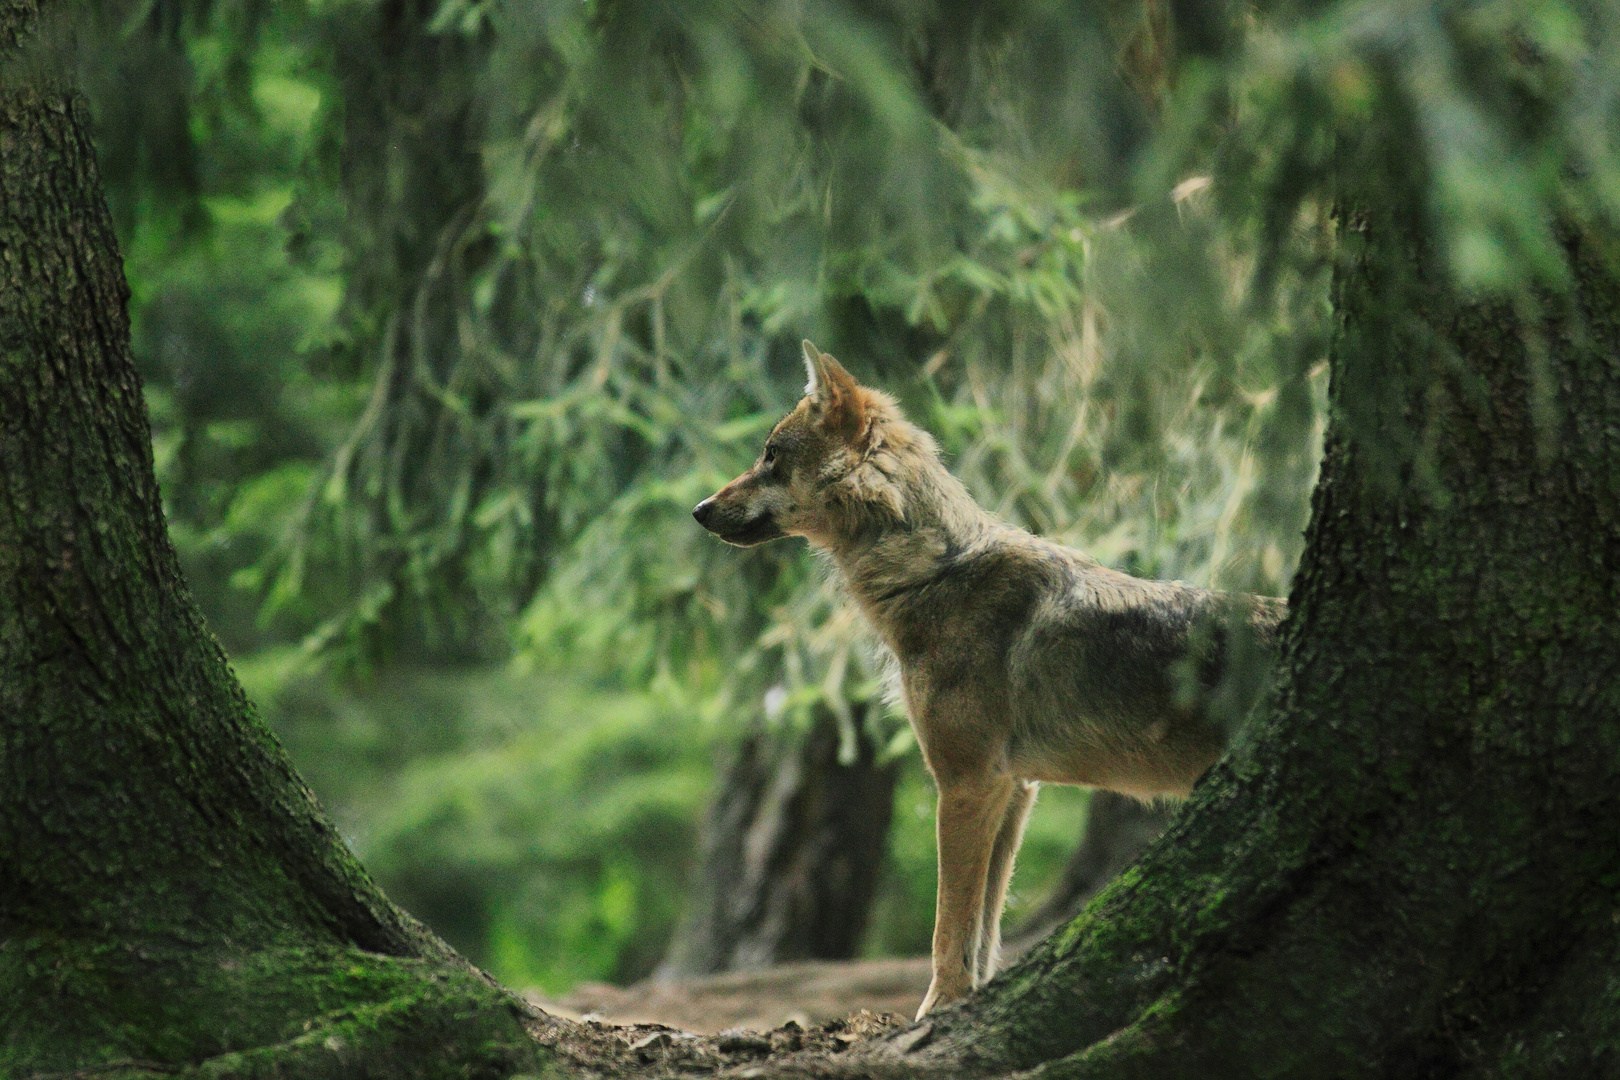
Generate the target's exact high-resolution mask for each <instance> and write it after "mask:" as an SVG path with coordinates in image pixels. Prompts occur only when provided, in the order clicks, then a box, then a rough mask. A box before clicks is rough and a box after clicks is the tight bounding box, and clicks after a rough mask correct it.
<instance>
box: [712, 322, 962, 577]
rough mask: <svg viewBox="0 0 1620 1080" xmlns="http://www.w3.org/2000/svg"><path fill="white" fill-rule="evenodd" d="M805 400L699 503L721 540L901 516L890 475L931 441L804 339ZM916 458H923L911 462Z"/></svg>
mask: <svg viewBox="0 0 1620 1080" xmlns="http://www.w3.org/2000/svg"><path fill="white" fill-rule="evenodd" d="M804 365H805V369H806V370H807V371H808V372H809V383H808V384H807V385H806V386H805V388H804V400H802V401H800V402H799V404H798V405H797V406H796V407H795V408H794V410H793V411H792V412H791V413H789V414H788V415H787V416H786V417H785V418H784V419H783V420H782V422H781V423H779V424H777V425H776V427H775V428H773V429H772V430H771V434H770V438H768V439H766V440H765V449H764V451H763V452H762V453H761V454H760V456H759V460H757V461H755V462H754V466H753V468H751V469H749V470H748V471H747V472H745V473H743V474H742V475H741V476H739V477H737V479H735V480H733V481H732V482H731V483H729V484H727V485H726V486H725V487H723V488H721V489H720V490H719V491H718V492H716V493H715V494H713V495H711V496H709V497H708V498H707V499H704V500H703V501H702V502H700V503H698V505H697V508H696V509H695V510H693V511H692V516H693V517H695V518H697V520H698V524H699V525H702V526H703V527H704V528H705V529H708V530H709V531H710V532H712V533H714V534H715V535H716V536H718V537H719V538H720V539H722V540H724V541H726V542H727V543H728V544H736V545H738V546H739V547H752V546H753V545H755V544H763V543H764V542H765V541H767V540H776V539H779V538H781V537H783V536H803V537H807V538H808V539H809V540H810V541H811V542H813V543H816V544H819V545H821V546H824V547H831V546H834V545H836V544H837V543H838V542H839V540H840V539H842V538H844V537H847V536H849V535H851V533H852V532H855V531H859V530H861V529H863V528H868V527H870V526H872V525H876V524H879V523H881V522H884V521H890V520H892V521H896V522H898V521H901V520H903V518H904V502H905V500H904V496H903V494H902V490H901V486H900V485H899V484H897V480H901V479H903V478H902V477H900V476H898V475H897V474H899V473H901V472H903V471H904V469H905V467H906V466H905V461H906V459H907V458H909V457H911V456H912V455H921V457H922V458H926V459H927V461H928V462H933V461H935V460H936V458H935V453H936V452H935V449H934V443H933V440H932V439H930V438H929V437H928V435H927V434H925V433H924V432H922V431H920V430H919V429H917V428H915V427H912V426H911V425H910V424H908V423H907V422H906V421H905V420H904V419H903V418H902V417H901V415H900V410H899V408H898V407H897V406H896V405H895V403H894V399H893V398H891V397H889V396H888V395H887V394H885V393H883V392H882V391H879V390H872V389H869V388H867V387H864V386H862V385H860V384H859V383H857V382H856V381H855V378H854V376H852V375H851V374H850V373H849V372H847V371H845V370H844V367H843V365H842V364H840V363H839V362H838V361H837V360H834V359H833V358H832V357H831V356H828V355H827V354H826V353H824V352H822V351H821V350H820V349H817V348H816V347H815V346H814V345H812V344H811V343H810V342H808V341H806V342H805V343H804ZM920 467H921V459H920V458H919V459H918V461H917V463H915V464H914V465H913V468H914V469H916V468H920Z"/></svg>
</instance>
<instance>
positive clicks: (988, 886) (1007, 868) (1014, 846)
mask: <svg viewBox="0 0 1620 1080" xmlns="http://www.w3.org/2000/svg"><path fill="white" fill-rule="evenodd" d="M1040 790H1041V785H1040V784H1039V783H1037V782H1036V781H1034V780H1022V781H1019V782H1018V783H1017V784H1016V785H1015V786H1014V787H1013V790H1012V795H1011V797H1010V798H1008V800H1007V810H1006V813H1004V814H1003V815H1002V818H1001V828H1000V829H999V830H998V831H997V832H996V842H995V846H994V847H992V848H991V849H990V871H989V873H988V874H987V875H986V876H985V882H984V909H983V910H982V911H981V912H980V915H979V918H980V920H981V922H980V930H979V962H978V967H977V970H975V971H974V973H973V985H974V986H983V985H984V984H985V983H987V982H989V981H990V976H992V975H994V974H995V973H996V968H997V967H998V966H1000V964H1001V910H1002V908H1004V907H1005V906H1006V904H1007V884H1008V883H1009V882H1010V881H1012V874H1013V861H1014V859H1015V858H1016V857H1017V855H1018V846H1019V845H1020V844H1022V843H1023V842H1024V826H1025V824H1027V823H1028V821H1029V812H1030V810H1031V809H1033V808H1034V806H1035V796H1036V794H1037V793H1038V792H1039V791H1040Z"/></svg>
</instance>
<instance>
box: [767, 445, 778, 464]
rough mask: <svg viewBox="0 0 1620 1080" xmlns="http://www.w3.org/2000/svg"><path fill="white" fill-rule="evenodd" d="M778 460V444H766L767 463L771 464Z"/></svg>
mask: <svg viewBox="0 0 1620 1080" xmlns="http://www.w3.org/2000/svg"><path fill="white" fill-rule="evenodd" d="M775 460H776V444H775V443H766V444H765V464H767V465H769V464H771V463H773V462H774V461H775Z"/></svg>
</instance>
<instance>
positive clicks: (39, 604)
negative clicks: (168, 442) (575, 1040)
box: [0, 0, 534, 1076]
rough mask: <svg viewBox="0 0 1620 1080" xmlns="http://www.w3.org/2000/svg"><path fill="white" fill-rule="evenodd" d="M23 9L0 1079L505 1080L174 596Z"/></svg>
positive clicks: (29, 10) (446, 962) (3, 137)
mask: <svg viewBox="0 0 1620 1080" xmlns="http://www.w3.org/2000/svg"><path fill="white" fill-rule="evenodd" d="M38 8H39V5H38V4H37V3H34V2H32V0H3V2H0V1073H3V1074H5V1075H7V1076H27V1075H30V1074H33V1073H36V1072H44V1071H48V1070H62V1069H84V1068H88V1067H96V1066H106V1065H108V1064H109V1063H124V1064H125V1065H126V1066H127V1068H128V1070H129V1071H130V1072H134V1073H139V1072H140V1071H142V1070H143V1069H150V1070H152V1071H156V1072H162V1073H165V1074H167V1073H172V1072H175V1071H176V1070H177V1069H181V1068H185V1067H190V1066H196V1065H198V1064H199V1063H202V1062H205V1061H206V1062H207V1064H206V1065H205V1066H203V1068H204V1070H205V1071H207V1072H208V1074H209V1075H232V1074H235V1073H251V1074H253V1075H256V1076H275V1075H298V1076H311V1075H328V1074H330V1075H334V1076H335V1075H346V1076H358V1075H367V1074H373V1075H376V1074H387V1075H438V1074H440V1073H444V1074H454V1075H467V1074H469V1073H470V1074H475V1075H476V1074H496V1073H504V1072H508V1071H510V1070H511V1069H512V1068H514V1067H516V1066H517V1065H520V1064H523V1063H525V1062H528V1061H531V1060H532V1058H533V1054H534V1051H533V1049H532V1047H533V1043H532V1041H531V1040H530V1039H529V1038H528V1036H527V1034H526V1033H525V1030H524V1024H525V1022H526V1018H525V1016H524V1010H523V1008H522V1007H521V1006H520V1005H519V1004H518V1003H517V1002H516V1001H515V1000H514V999H512V998H511V997H510V996H509V995H507V994H506V993H505V992H504V991H502V990H500V989H499V988H498V987H496V986H495V985H494V984H493V983H492V982H490V981H489V980H488V978H487V977H485V976H483V975H482V974H481V973H480V972H478V971H477V970H476V969H474V968H472V967H471V966H470V965H468V964H467V963H466V962H465V961H463V960H462V959H461V958H460V957H458V956H456V955H455V954H454V953H453V952H452V951H451V950H450V949H449V947H448V946H446V945H444V944H443V943H442V942H440V941H439V940H438V939H437V938H436V937H434V936H433V935H432V934H431V933H429V932H428V931H427V930H425V929H424V928H423V927H422V926H420V925H419V924H417V923H416V922H415V921H414V920H412V919H411V918H410V917H409V916H407V915H406V914H404V913H403V912H402V911H400V910H399V909H397V908H396V907H394V906H393V905H392V904H390V903H389V901H388V900H387V899H386V898H385V897H384V896H383V895H382V894H381V893H380V892H379V891H378V890H377V889H376V887H375V886H374V885H373V884H372V883H371V881H370V880H369V879H368V878H367V876H366V874H365V873H364V871H363V870H362V869H361V868H360V866H359V865H358V863H357V862H356V861H355V859H354V857H353V856H352V855H351V853H350V852H349V851H348V849H347V848H346V847H345V846H344V844H343V842H342V841H341V840H340V839H339V837H338V836H337V835H336V833H335V832H334V830H333V829H332V827H331V826H330V824H329V823H328V822H327V821H326V819H325V818H324V817H323V816H322V814H321V812H320V810H319V808H318V807H317V806H316V804H315V802H314V800H313V798H312V797H311V795H310V793H309V791H308V789H307V788H306V787H305V786H304V784H303V782H302V781H301V780H299V778H298V777H297V775H296V774H295V773H294V772H293V770H292V767H291V766H290V765H289V764H288V761H287V759H286V756H285V755H284V754H283V753H282V751H281V748H280V747H279V746H278V745H277V743H276V742H275V740H274V738H273V737H272V736H271V735H270V734H269V732H268V730H267V729H266V728H265V727H264V725H263V724H262V723H261V722H260V721H259V720H258V719H257V717H256V716H255V715H254V712H253V709H252V707H251V706H250V705H249V703H248V702H247V700H246V699H245V698H244V697H243V695H242V691H241V689H240V687H239V686H238V685H237V682H236V679H235V677H234V676H233V674H232V672H231V670H230V668H229V667H228V666H227V664H226V659H225V656H224V654H223V653H222V652H221V650H220V647H219V645H218V644H217V643H216V641H215V640H214V638H213V636H212V635H211V634H210V633H209V632H208V630H207V629H206V628H205V627H204V625H203V621H202V618H201V616H200V614H199V613H198V611H197V608H196V606H195V604H194V603H193V602H192V600H191V597H190V595H189V593H188V591H187V589H186V586H185V583H184V582H183V581H182V579H181V576H180V571H179V568H178V565H177V563H176V559H175V554H174V550H173V548H172V547H171V546H170V543H169V541H168V537H167V532H166V529H165V525H164V518H163V511H162V507H161V504H160V501H159V494H158V488H157V484H156V481H155V479H154V477H153V470H152V450H151V433H150V430H149V427H148V423H147V418H146V411H145V405H144V403H143V401H142V396H141V387H140V383H139V380H138V378H137V375H136V372H135V368H134V366H133V363H132V361H131V356H130V349H129V325H128V317H127V312H126V303H127V299H128V289H127V286H126V285H125V283H124V279H123V272H122V265H121V262H120V258H119V254H118V248H117V244H116V241H115V238H114V236H113V232H112V227H111V223H110V220H109V217H108V213H107V209H106V205H105V201H104V198H103V196H102V191H101V184H100V180H99V178H98V176H97V173H96V168H95V161H94V156H93V152H92V147H91V144H90V141H89V138H88V137H87V134H86V128H87V120H86V116H85V112H84V107H83V104H82V102H81V101H80V100H79V99H78V98H77V97H76V96H75V95H74V94H73V93H72V92H71V91H70V89H69V88H67V87H65V86H64V85H63V84H62V83H60V82H59V81H58V80H57V79H56V78H55V77H54V76H53V75H52V74H50V70H49V69H50V66H51V64H50V58H49V57H48V56H46V55H44V54H43V51H40V52H39V54H38V55H29V54H28V53H29V50H28V48H27V45H28V42H29V40H30V38H29V32H30V30H31V28H32V27H31V24H32V23H34V22H36V21H37V20H38V18H39V11H38ZM97 1075H104V1073H103V1072H102V1071H98V1072H97Z"/></svg>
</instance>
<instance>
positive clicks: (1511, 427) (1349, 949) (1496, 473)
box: [817, 199, 1620, 1080]
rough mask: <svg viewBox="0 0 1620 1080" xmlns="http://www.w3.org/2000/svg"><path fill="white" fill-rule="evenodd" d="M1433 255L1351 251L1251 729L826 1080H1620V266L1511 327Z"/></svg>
mask: <svg viewBox="0 0 1620 1080" xmlns="http://www.w3.org/2000/svg"><path fill="white" fill-rule="evenodd" d="M1410 205H1411V206H1414V207H1415V206H1418V205H1420V204H1419V202H1418V200H1416V199H1414V200H1413V201H1412V202H1411V203H1410ZM1394 212H1395V211H1394V210H1391V211H1390V213H1391V215H1392V216H1393V214H1394ZM1413 217H1414V218H1415V217H1416V211H1413ZM1421 235H1423V232H1422V222H1420V221H1416V220H1411V219H1407V220H1395V221H1390V220H1379V219H1377V218H1374V217H1367V218H1362V219H1353V220H1352V222H1351V224H1350V225H1348V226H1347V227H1346V228H1345V229H1344V234H1343V236H1342V238H1341V260H1342V262H1341V266H1340V271H1339V280H1338V284H1337V311H1338V317H1339V319H1340V325H1339V328H1338V330H1337V332H1336V335H1335V340H1334V346H1333V350H1332V358H1331V359H1332V363H1333V365H1334V370H1333V391H1332V401H1333V414H1332V415H1333V419H1332V425H1331V428H1330V432H1329V437H1328V442H1327V452H1326V457H1325V460H1324V462H1323V465H1322V471H1321V478H1320V481H1319V483H1318V488H1317V491H1316V493H1315V496H1314V503H1313V514H1312V522H1311V526H1310V529H1309V532H1308V537H1307V547H1306V552H1305V557H1304V560H1303V562H1302V563H1301V566H1300V569H1299V573H1298V575H1297V577H1296V579H1295V582H1294V587H1293V595H1292V598H1291V601H1290V615H1289V622H1288V624H1287V625H1286V626H1285V628H1284V634H1283V653H1282V657H1281V660H1280V663H1279V669H1278V676H1277V682H1276V685H1275V687H1274V691H1273V696H1272V697H1271V698H1270V699H1269V704H1267V705H1265V706H1263V707H1262V708H1261V710H1260V711H1259V713H1258V714H1257V716H1256V717H1255V719H1254V720H1252V721H1251V723H1250V726H1249V728H1248V729H1247V731H1246V732H1245V734H1244V736H1243V737H1242V738H1241V739H1240V740H1239V742H1238V743H1237V744H1236V745H1235V747H1234V749H1233V751H1232V752H1231V754H1230V755H1229V756H1228V757H1227V758H1225V759H1223V761H1221V762H1220V763H1219V764H1218V765H1217V766H1216V767H1215V768H1214V769H1213V770H1212V771H1211V773H1210V774H1209V775H1208V776H1207V777H1206V778H1205V779H1204V780H1203V781H1202V782H1201V783H1200V784H1199V786H1198V787H1197V789H1196V790H1195V791H1194V793H1193V795H1192V797H1191V799H1190V800H1189V801H1188V802H1187V803H1186V804H1185V805H1184V807H1183V808H1182V809H1181V810H1180V811H1179V812H1178V813H1177V815H1176V817H1175V819H1174V820H1173V822H1172V824H1171V826H1170V829H1169V831H1168V832H1167V833H1166V834H1165V836H1164V837H1163V839H1162V840H1161V841H1160V842H1158V843H1156V844H1154V845H1153V846H1152V847H1151V848H1150V849H1149V850H1148V852H1147V854H1146V855H1145V856H1144V857H1143V859H1142V860H1141V861H1140V862H1139V863H1138V864H1137V865H1136V866H1135V867H1134V868H1132V869H1131V870H1129V871H1127V872H1126V873H1125V875H1124V876H1123V877H1122V878H1121V879H1120V881H1119V882H1118V883H1116V884H1115V885H1114V886H1113V887H1112V888H1110V889H1108V890H1106V891H1105V892H1104V894H1103V896H1102V897H1101V898H1100V899H1099V900H1098V901H1097V902H1096V903H1094V904H1093V905H1092V906H1091V907H1090V908H1089V909H1087V911H1086V913H1085V914H1084V915H1082V916H1081V917H1080V918H1079V919H1077V920H1075V921H1074V922H1073V923H1072V924H1070V925H1069V926H1068V927H1067V928H1066V929H1065V930H1063V931H1061V932H1060V933H1058V934H1057V935H1055V936H1054V937H1052V938H1050V939H1048V940H1047V941H1046V942H1045V943H1043V944H1042V945H1041V946H1039V947H1037V948H1036V949H1035V950H1034V951H1033V952H1032V953H1031V954H1030V955H1029V956H1028V957H1026V959H1025V960H1024V961H1023V962H1022V963H1021V964H1019V965H1018V966H1016V967H1014V968H1013V969H1012V970H1011V971H1009V972H1008V973H1007V974H1006V975H1005V976H1003V977H1002V978H1001V979H999V980H997V981H996V982H995V983H993V984H992V985H991V986H990V987H989V988H988V990H987V991H985V992H981V993H980V994H979V995H977V996H976V997H974V998H972V999H970V1000H969V1001H968V1002H967V1003H966V1005H965V1006H964V1007H962V1008H958V1009H951V1010H947V1011H945V1012H943V1013H941V1014H939V1015H937V1016H933V1017H930V1018H929V1021H930V1022H929V1023H925V1024H924V1025H922V1026H921V1027H919V1028H917V1029H914V1030H912V1031H910V1032H908V1033H906V1034H904V1035H901V1036H898V1037H897V1038H895V1039H893V1040H891V1041H889V1042H887V1043H885V1044H883V1045H882V1046H881V1047H880V1048H878V1049H876V1050H874V1051H872V1052H870V1053H867V1054H863V1055H860V1056H858V1057H852V1058H851V1059H848V1060H846V1061H844V1062H842V1063H841V1064H840V1065H838V1066H837V1067H836V1068H828V1069H821V1070H817V1071H821V1072H836V1073H839V1074H844V1075H852V1074H859V1075H895V1076H899V1075H906V1076H915V1075H920V1074H929V1073H932V1074H936V1075H949V1076H969V1075H988V1074H1002V1073H1007V1072H1012V1071H1017V1070H1022V1069H1030V1068H1035V1067H1037V1066H1039V1068H1037V1069H1036V1072H1035V1073H1034V1074H1033V1075H1037V1076H1040V1077H1109V1078H1114V1080H1117V1078H1136V1077H1140V1078H1156V1077H1164V1078H1171V1077H1189V1076H1254V1075H1268V1076H1332V1077H1358V1076H1366V1077H1374V1076H1377V1077H1387V1076H1413V1077H1439V1076H1445V1077H1474V1076H1479V1077H1484V1076H1504V1075H1511V1076H1569V1077H1589V1076H1598V1075H1610V1076H1612V1075H1615V1074H1616V1073H1617V1072H1620V1006H1617V1004H1616V997H1615V989H1614V988H1615V975H1614V973H1615V971H1616V970H1620V914H1617V911H1620V901H1617V895H1616V888H1617V885H1620V784H1617V783H1616V781H1615V778H1616V776H1620V310H1617V307H1620V279H1617V276H1616V273H1615V266H1614V264H1613V263H1605V262H1604V258H1605V256H1607V255H1608V254H1609V252H1612V250H1613V247H1612V241H1609V240H1607V239H1605V238H1603V237H1601V236H1600V235H1599V234H1598V233H1597V232H1595V231H1586V232H1582V231H1578V230H1574V229H1571V230H1570V231H1569V233H1568V239H1567V246H1568V249H1569V252H1570V255H1571V262H1572V266H1573V268H1574V271H1575V273H1576V275H1577V276H1578V286H1577V288H1576V289H1575V291H1574V292H1573V293H1572V295H1570V296H1569V297H1567V298H1551V297H1548V298H1544V315H1545V319H1544V321H1541V322H1537V323H1529V322H1525V321H1523V320H1521V319H1520V318H1518V317H1516V316H1515V315H1514V313H1513V312H1512V311H1509V310H1506V309H1504V308H1502V307H1496V306H1488V305H1483V304H1478V303H1471V302H1467V301H1465V300H1459V299H1458V298H1457V297H1456V296H1455V294H1453V293H1451V292H1449V291H1448V289H1447V286H1446V284H1445V282H1446V273H1445V271H1444V269H1443V268H1442V267H1439V266H1436V265H1434V264H1432V263H1430V262H1428V261H1426V260H1423V259H1422V258H1421V257H1418V256H1408V255H1407V254H1404V253H1408V252H1410V251H1411V250H1412V248H1413V246H1414V245H1413V242H1412V240H1411V238H1412V237H1415V236H1421ZM1605 245H1608V246H1605ZM1611 257H1612V256H1611ZM1538 364H1540V365H1543V366H1542V367H1541V368H1540V371H1539V373H1538V367H1537V365H1538ZM1538 374H1539V375H1540V378H1538Z"/></svg>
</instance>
